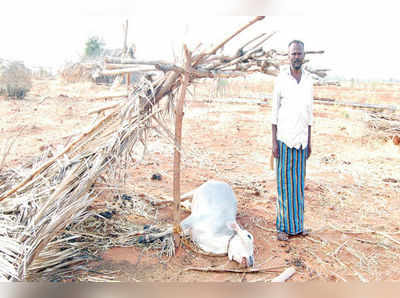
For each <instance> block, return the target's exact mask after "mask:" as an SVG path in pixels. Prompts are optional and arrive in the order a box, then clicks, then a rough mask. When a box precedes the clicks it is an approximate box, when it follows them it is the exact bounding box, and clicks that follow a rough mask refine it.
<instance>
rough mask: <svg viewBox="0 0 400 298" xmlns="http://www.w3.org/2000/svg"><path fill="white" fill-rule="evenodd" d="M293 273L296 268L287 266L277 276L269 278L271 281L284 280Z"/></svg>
mask: <svg viewBox="0 0 400 298" xmlns="http://www.w3.org/2000/svg"><path fill="white" fill-rule="evenodd" d="M295 273H296V269H294V267H289V268H287V269H286V270H285V271H283V272H282V273H281V274H279V275H278V276H277V277H275V278H273V279H272V280H271V282H285V281H286V280H288V279H289V278H290V277H291V276H292V275H293V274H295Z"/></svg>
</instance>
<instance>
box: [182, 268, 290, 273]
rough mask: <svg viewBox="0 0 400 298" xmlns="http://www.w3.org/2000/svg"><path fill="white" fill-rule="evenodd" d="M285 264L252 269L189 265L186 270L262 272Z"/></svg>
mask: <svg viewBox="0 0 400 298" xmlns="http://www.w3.org/2000/svg"><path fill="white" fill-rule="evenodd" d="M283 267H284V266H275V267H267V268H250V269H229V268H226V269H225V268H214V267H188V268H185V270H184V271H190V270H193V271H202V272H232V273H260V272H277V271H278V270H279V269H282V268H283Z"/></svg>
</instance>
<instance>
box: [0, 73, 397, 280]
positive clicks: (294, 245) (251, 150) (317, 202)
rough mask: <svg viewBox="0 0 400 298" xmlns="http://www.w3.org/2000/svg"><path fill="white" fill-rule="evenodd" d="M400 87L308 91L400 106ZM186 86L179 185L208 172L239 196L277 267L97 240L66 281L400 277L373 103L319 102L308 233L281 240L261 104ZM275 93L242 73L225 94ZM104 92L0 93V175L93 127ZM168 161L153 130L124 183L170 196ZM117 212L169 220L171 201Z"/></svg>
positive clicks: (391, 197)
mask: <svg viewBox="0 0 400 298" xmlns="http://www.w3.org/2000/svg"><path fill="white" fill-rule="evenodd" d="M207 86H208V87H207ZM123 90H124V87H121V88H120V89H119V90H117V92H120V91H123ZM210 90H211V91H210ZM399 90H400V85H399V84H397V85H396V84H383V83H380V84H378V83H370V84H366V83H364V84H361V83H360V84H355V83H344V84H343V86H341V87H337V86H329V87H322V86H319V87H316V88H315V95H316V96H318V97H328V98H334V99H337V100H339V101H352V102H363V103H379V104H388V105H396V106H397V107H400V91H399ZM191 91H192V93H193V96H189V98H188V99H187V101H186V106H185V116H184V121H183V148H184V154H183V164H182V172H181V179H182V180H181V189H182V192H186V191H189V190H192V189H193V188H195V187H197V186H199V185H200V184H201V183H203V182H204V181H206V180H208V179H217V180H223V181H226V182H228V183H230V184H231V185H232V187H233V190H234V192H235V194H236V196H237V198H238V201H239V213H238V222H239V223H240V224H241V225H242V226H244V227H245V228H246V229H248V230H249V231H250V232H251V233H252V234H253V235H254V238H255V261H256V267H258V268H260V267H262V268H266V267H274V266H282V269H281V270H278V272H272V273H271V272H270V273H265V272H259V273H253V274H249V273H247V274H244V273H227V272H224V273H213V272H197V271H186V270H185V268H187V267H218V266H224V267H223V268H237V266H236V264H232V263H226V262H227V258H225V257H211V256H204V255H200V254H197V253H195V252H193V251H192V250H191V249H190V248H188V247H186V246H184V247H182V248H179V249H178V251H177V254H176V256H175V257H171V258H167V257H165V256H160V254H159V251H158V250H156V249H152V248H151V247H148V246H140V247H138V246H131V247H114V248H110V249H104V250H103V251H102V250H101V248H100V251H101V254H100V257H101V258H100V259H99V260H98V261H96V262H91V263H89V264H88V265H87V266H89V268H91V269H92V270H93V271H92V272H86V271H85V272H79V273H77V275H76V276H74V277H71V278H70V279H69V280H96V276H98V277H99V278H100V277H101V278H106V280H118V281H178V282H190V281H219V282H223V281H232V282H254V281H260V282H263V281H269V280H270V279H271V278H273V277H275V276H276V275H278V274H279V271H283V270H284V268H285V267H289V266H294V267H295V268H296V274H295V275H293V277H292V278H291V279H290V281H309V280H322V281H341V280H346V281H352V280H356V281H360V280H361V281H377V280H385V281H391V280H396V281H399V280H400V266H399V264H400V200H399V199H400V197H399V192H400V146H396V145H394V144H393V142H392V141H391V138H390V137H387V136H386V137H381V136H380V134H379V131H373V130H372V129H371V128H368V126H367V125H366V122H365V116H366V114H367V113H368V112H369V111H367V110H360V109H351V108H346V107H340V106H325V105H319V104H315V106H314V116H315V122H314V126H313V135H312V139H313V147H312V148H313V153H312V156H311V157H310V159H309V161H308V165H307V177H306V213H305V216H306V217H305V224H306V226H308V227H310V228H311V229H312V231H313V232H312V233H311V235H310V236H309V237H305V238H301V237H294V238H291V239H290V241H289V242H288V243H281V242H278V241H277V240H276V236H275V232H274V230H275V226H274V223H275V200H276V191H275V180H274V173H273V172H272V171H271V170H270V169H269V157H270V151H271V125H270V122H269V116H270V112H271V108H270V105H269V103H268V101H264V103H262V104H257V103H255V101H254V100H252V99H247V100H243V102H242V103H232V102H226V101H220V100H214V98H213V95H212V94H211V93H212V91H213V87H211V84H208V85H207V82H206V83H205V84H203V85H198V86H197V87H196V90H195V89H193V88H192V89H191ZM271 91H272V82H271V80H267V79H266V80H265V81H259V80H258V81H252V80H244V79H238V80H235V81H232V82H230V83H229V84H227V86H226V90H225V99H229V98H230V97H238V96H243V97H245V96H246V95H250V96H252V97H254V96H256V97H257V96H258V97H259V100H261V101H263V98H262V96H260V94H262V93H266V94H269V93H271ZM107 93H110V90H109V87H106V86H99V85H95V84H92V83H77V84H65V83H63V82H62V81H60V80H58V79H56V80H36V81H34V87H33V89H32V90H31V92H30V93H29V94H28V96H27V97H26V99H24V100H14V99H7V98H4V97H0V127H1V139H0V145H1V150H0V154H2V155H0V157H1V159H3V157H4V160H3V167H2V168H0V171H3V170H5V169H7V168H10V167H13V168H17V167H18V166H19V165H22V164H24V163H27V162H29V161H30V160H32V159H33V158H35V157H36V156H38V155H39V154H40V153H41V152H42V151H43V150H44V149H45V148H47V147H48V146H52V147H54V150H57V147H58V146H64V145H66V144H67V143H68V142H69V141H70V140H71V137H72V136H75V135H77V134H79V133H81V132H82V130H83V129H85V128H86V127H88V126H90V125H91V124H92V123H93V121H94V117H95V116H94V115H90V116H88V111H90V110H93V109H95V108H98V107H100V106H102V105H104V104H105V102H107V100H106V99H101V100H99V99H94V98H95V97H96V96H101V95H104V94H107ZM255 94H257V95H255ZM172 125H173V124H172V121H171V127H172ZM172 160H173V151H172V146H171V144H169V143H167V142H166V141H165V139H163V138H161V137H160V136H159V135H158V134H157V133H154V134H153V135H151V136H150V143H149V147H148V153H147V155H146V156H145V158H144V159H143V161H142V162H141V163H140V164H139V165H138V166H135V167H134V168H131V169H129V170H128V176H127V181H126V184H125V185H124V186H123V189H121V191H122V192H123V193H126V194H133V193H136V194H138V193H139V194H145V195H146V196H152V197H154V198H159V197H165V196H168V197H172V177H173V170H172V169H173V164H172ZM0 162H1V160H0ZM154 173H160V174H161V175H162V180H160V181H158V180H151V179H150V178H151V176H152V174H154ZM110 202H112V194H111V192H105V193H104V195H103V197H102V198H101V200H98V201H97V202H96V204H95V206H93V208H94V209H95V210H96V208H97V209H98V210H99V211H101V210H104V208H106V207H107V206H109V204H108V203H110ZM188 214H189V213H188V212H187V211H183V212H182V214H181V215H182V217H184V216H187V215H188ZM118 216H120V217H121V218H120V219H123V220H124V221H127V222H131V223H135V224H138V223H139V224H160V223H172V211H171V208H170V206H168V205H164V206H160V207H158V208H157V210H156V212H155V216H143V215H139V214H135V213H134V212H132V213H131V214H130V215H129V216H126V215H123V214H121V215H119V214H118V213H117V214H116V215H115V217H118ZM96 272H97V273H96ZM105 276H106V277H105Z"/></svg>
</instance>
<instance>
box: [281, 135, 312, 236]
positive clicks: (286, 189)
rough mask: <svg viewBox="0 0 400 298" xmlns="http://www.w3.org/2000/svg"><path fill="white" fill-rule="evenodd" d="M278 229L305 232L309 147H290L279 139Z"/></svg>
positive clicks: (288, 231) (293, 233)
mask: <svg viewBox="0 0 400 298" xmlns="http://www.w3.org/2000/svg"><path fill="white" fill-rule="evenodd" d="M278 151H279V159H278V160H277V166H276V175H277V179H276V181H277V187H278V198H277V203H276V209H277V210H276V211H277V217H276V229H277V231H278V232H285V233H287V234H289V235H296V234H300V233H302V232H303V222H304V177H305V172H306V158H307V152H308V151H307V148H305V149H302V148H300V149H296V148H289V147H288V146H286V144H285V143H283V142H281V141H279V140H278Z"/></svg>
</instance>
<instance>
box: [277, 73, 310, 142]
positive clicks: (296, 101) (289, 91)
mask: <svg viewBox="0 0 400 298" xmlns="http://www.w3.org/2000/svg"><path fill="white" fill-rule="evenodd" d="M312 108H313V82H312V78H311V76H310V75H309V74H308V73H307V72H306V71H304V70H302V75H301V79H300V82H299V83H297V81H296V79H295V78H294V77H293V76H292V75H291V73H290V67H289V66H286V67H283V68H282V69H281V71H280V73H279V75H278V77H277V78H276V79H275V85H274V92H273V96H272V116H271V122H272V124H276V125H277V139H278V140H279V141H281V142H284V143H285V144H286V145H287V146H288V147H290V148H296V149H299V148H300V146H302V147H303V149H304V148H306V147H307V144H308V126H309V125H312V122H313V113H312Z"/></svg>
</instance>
